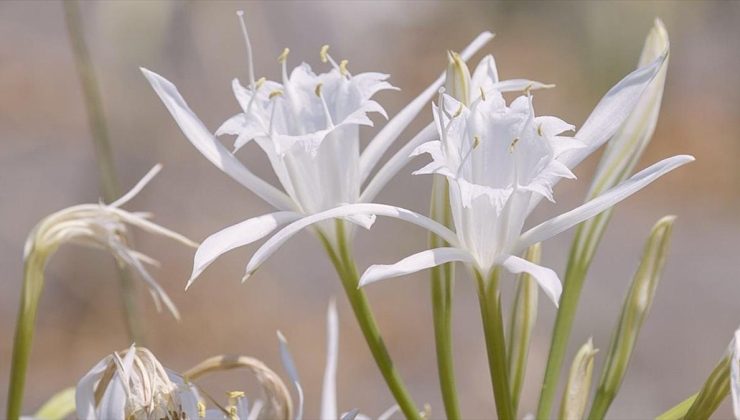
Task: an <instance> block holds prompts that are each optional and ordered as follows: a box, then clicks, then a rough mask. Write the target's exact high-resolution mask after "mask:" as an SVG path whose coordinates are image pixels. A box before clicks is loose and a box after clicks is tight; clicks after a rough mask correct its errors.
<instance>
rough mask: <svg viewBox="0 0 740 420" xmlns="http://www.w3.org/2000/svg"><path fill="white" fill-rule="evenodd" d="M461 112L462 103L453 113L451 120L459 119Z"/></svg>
mask: <svg viewBox="0 0 740 420" xmlns="http://www.w3.org/2000/svg"><path fill="white" fill-rule="evenodd" d="M462 112H463V104H462V102H460V105H458V107H457V110H456V111H455V113H454V114H453V115H452V118H457V117H459V116H460V114H462Z"/></svg>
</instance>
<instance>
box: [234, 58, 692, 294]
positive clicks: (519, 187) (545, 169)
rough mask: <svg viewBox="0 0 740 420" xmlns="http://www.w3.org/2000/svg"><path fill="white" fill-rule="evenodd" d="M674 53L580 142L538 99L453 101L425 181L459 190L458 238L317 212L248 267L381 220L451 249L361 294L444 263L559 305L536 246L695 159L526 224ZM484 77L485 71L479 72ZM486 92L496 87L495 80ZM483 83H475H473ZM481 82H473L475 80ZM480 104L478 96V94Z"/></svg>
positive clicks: (376, 274) (607, 103)
mask: <svg viewBox="0 0 740 420" xmlns="http://www.w3.org/2000/svg"><path fill="white" fill-rule="evenodd" d="M664 58H665V54H664V55H661V56H660V57H658V58H657V59H656V60H654V61H653V62H651V63H650V64H649V65H647V66H644V67H641V68H639V69H637V70H635V71H634V72H632V73H630V74H629V75H628V76H627V77H625V78H624V79H623V80H622V81H620V82H619V83H618V84H617V85H615V86H614V87H613V88H612V89H611V90H610V91H609V92H607V94H606V95H605V96H604V98H603V99H602V100H601V101H600V102H599V104H598V105H597V106H596V108H595V109H594V111H593V112H592V113H591V115H590V116H589V118H588V119H587V120H586V122H585V123H584V125H583V127H582V128H581V129H580V130H579V131H578V132H577V133H576V135H575V137H574V138H569V137H565V136H562V135H561V134H562V133H563V132H565V131H568V130H572V126H571V125H569V124H567V123H565V122H563V121H562V120H560V119H557V118H554V117H536V116H535V114H534V111H533V109H532V104H531V98H530V97H520V98H518V99H517V100H515V101H514V102H513V103H512V104H511V106H507V105H506V104H505V103H504V101H503V99H502V97H501V95H500V94H499V93H498V92H496V90H491V91H486V90H485V88H484V89H483V90H482V91H481V90H479V93H478V96H477V99H476V100H475V101H474V102H473V103H472V104H471V105H470V107H467V106H465V105H464V104H462V103H460V102H457V101H456V100H454V99H452V98H450V97H448V96H446V95H444V96H443V100H442V101H441V103H440V108H436V109H435V123H436V125H437V130H438V132H439V135H440V138H441V139H440V140H439V141H434V142H429V143H426V144H424V145H421V146H420V147H419V148H418V149H416V150H415V154H417V153H429V154H431V155H432V159H433V161H432V162H431V163H430V164H429V165H427V166H426V167H424V168H423V169H422V170H421V171H420V173H439V174H442V175H444V176H446V177H447V179H448V180H449V181H450V185H451V188H450V190H451V194H450V196H451V197H450V198H451V200H450V205H451V207H452V210H453V219H454V222H455V223H454V224H455V231H452V230H450V229H448V228H446V227H445V226H442V225H441V224H439V223H437V222H435V221H433V220H431V219H429V218H427V217H424V216H422V215H419V214H416V213H414V212H411V211H409V210H405V209H402V208H399V207H394V206H387V205H382V204H353V205H347V206H343V207H341V208H337V209H331V210H328V211H325V212H322V213H318V214H315V215H312V216H309V217H306V218H303V219H302V220H298V221H296V222H293V223H291V224H290V225H288V226H286V227H285V228H283V229H282V230H281V231H279V232H277V233H276V234H275V235H273V237H272V238H270V239H269V240H268V241H267V242H266V243H265V244H264V245H263V246H262V247H261V248H260V249H258V250H257V252H255V254H254V256H253V258H252V260H251V261H250V262H249V264H248V265H247V272H252V271H254V270H255V269H256V268H257V267H258V266H259V265H260V264H261V263H262V262H263V261H264V260H266V259H267V258H268V257H269V256H270V255H272V254H273V253H274V252H275V250H276V249H277V248H278V247H280V245H282V243H284V242H285V241H286V240H287V239H288V238H290V237H291V236H293V235H294V234H295V233H297V232H298V231H300V230H301V229H303V228H305V227H307V226H310V225H311V224H313V223H319V222H321V221H323V220H327V219H331V218H336V217H347V216H352V215H358V214H374V215H379V216H388V217H394V218H398V219H402V220H405V221H408V222H411V223H414V224H417V225H419V226H421V227H423V228H425V229H428V230H430V231H431V232H433V233H435V234H437V235H438V236H440V237H441V238H442V239H443V240H444V241H446V242H447V243H449V244H450V246H449V247H445V248H437V249H431V250H427V251H423V252H420V253H418V254H415V255H412V256H410V257H408V258H405V259H403V260H401V261H399V262H398V263H396V264H392V265H375V266H372V267H370V268H369V269H368V270H367V271H366V272H365V273H364V274H363V276H362V279H361V281H360V284H361V285H366V284H369V283H372V282H375V281H378V280H381V279H386V278H390V277H397V276H401V275H404V274H409V273H413V272H416V271H419V270H422V269H426V268H430V267H433V266H437V265H440V264H444V263H448V262H452V261H461V262H465V263H469V264H472V265H473V266H474V267H475V269H476V270H479V271H481V272H482V274H484V275H485V274H487V273H488V272H489V271H490V270H491V269H492V268H494V267H496V266H503V267H504V268H505V269H507V270H508V271H510V272H512V273H521V272H526V273H529V274H531V275H532V276H533V277H534V278H535V279H536V280H537V281H538V283H539V284H540V286H541V287H543V289H544V291H545V293H546V294H547V295H548V296H549V297H550V298H551V299H552V300H553V301H554V302H555V303H556V304H557V302H558V300H559V297H560V292H561V285H560V281H559V279H558V277H557V274H555V272H554V271H552V270H550V269H548V268H545V267H541V266H539V265H536V264H533V263H531V262H528V261H526V260H524V259H522V258H520V257H518V255H520V254H521V253H522V252H523V251H524V250H525V249H526V248H527V247H529V246H530V245H532V244H535V243H537V242H541V241H543V240H545V239H548V238H550V237H552V236H555V235H557V234H558V233H560V232H563V231H565V230H567V229H569V228H570V227H572V226H574V225H576V224H578V223H580V222H582V221H584V220H587V219H589V218H591V217H593V216H595V215H597V214H598V213H600V212H602V211H604V210H606V209H608V208H610V207H612V206H613V205H614V204H616V203H617V202H619V201H621V200H623V199H625V198H627V197H628V196H630V195H632V194H634V193H635V192H637V191H639V190H640V189H642V188H644V187H645V186H647V185H648V184H650V183H651V182H653V181H654V180H656V179H657V178H658V177H660V176H662V175H663V174H665V173H667V172H669V171H671V170H673V169H675V168H677V167H679V166H681V165H683V164H685V163H688V162H690V161H692V160H694V158H693V157H691V156H686V155H680V156H674V157H672V158H668V159H665V160H663V161H661V162H658V163H656V164H654V165H652V166H651V167H649V168H647V169H645V170H643V171H641V172H639V173H637V174H635V175H634V176H633V177H631V178H630V179H628V180H626V181H624V182H622V183H620V184H618V185H617V186H615V187H614V188H612V189H610V190H608V191H605V192H604V193H603V194H601V195H599V196H597V197H595V198H593V199H592V200H590V201H588V202H586V203H585V204H583V205H581V206H579V207H577V208H575V209H573V210H570V211H568V212H565V213H563V214H560V215H559V216H556V217H554V218H552V219H550V220H547V221H545V222H543V223H541V224H539V225H537V226H535V227H533V228H531V229H529V230H527V231H525V232H523V233H522V230H523V227H524V222H525V220H526V218H527V216H528V215H529V214H530V213H531V212H532V210H533V209H534V207H535V206H536V205H537V204H538V203H539V202H540V200H541V199H542V198H543V197H544V198H548V199H552V188H553V187H554V185H555V184H556V183H557V182H558V181H559V180H560V178H573V175H572V173H571V171H570V169H571V168H573V167H574V166H575V165H577V164H578V163H579V162H581V161H582V160H583V159H584V158H585V157H586V156H588V155H589V154H590V153H592V152H593V151H595V150H596V149H598V148H599V146H601V145H602V144H604V143H605V142H606V141H607V140H608V139H609V138H610V137H611V136H612V135H613V134H614V133H615V132H616V131H617V130H618V129H619V127H620V125H621V124H622V122H623V121H624V120H625V119H626V118H627V116H629V115H630V113H631V111H632V109H633V108H634V107H635V104H636V103H637V102H638V100H639V99H640V96H641V94H642V92H643V91H644V90H645V88H646V86H647V85H648V84H649V83H650V81H651V80H652V79H653V77H655V75H656V74H657V73H658V72H659V70H660V68H661V66H662V64H663V60H664ZM476 73H478V71H476ZM487 78H488V80H485V79H484V80H483V81H481V82H476V83H478V86H485V84H486V83H494V82H495V80H496V79H495V78H493V76H487ZM473 79H475V76H474V77H473ZM471 83H472V80H471ZM470 92H471V94H472V95H475V90H473V89H471V90H470Z"/></svg>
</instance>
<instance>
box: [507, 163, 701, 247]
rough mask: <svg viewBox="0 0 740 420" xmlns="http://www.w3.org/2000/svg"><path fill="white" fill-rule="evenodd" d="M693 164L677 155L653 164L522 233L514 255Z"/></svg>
mask: <svg viewBox="0 0 740 420" xmlns="http://www.w3.org/2000/svg"><path fill="white" fill-rule="evenodd" d="M692 161H694V157H693V156H688V155H678V156H673V157H671V158H668V159H664V160H662V161H660V162H658V163H656V164H653V165H652V166H650V167H649V168H647V169H643V170H642V171H640V172H638V173H636V174H635V175H633V176H632V177H631V178H629V179H628V180H626V181H624V182H622V183H621V184H619V185H617V186H616V187H614V188H612V189H610V190H608V191H606V192H605V193H603V194H601V195H599V196H598V197H596V198H594V199H592V200H590V201H588V202H586V203H584V204H582V205H581V206H579V207H576V208H575V209H573V210H570V211H568V212H566V213H563V214H561V215H559V216H556V217H553V218H552V219H550V220H547V221H545V222H543V223H540V224H539V225H537V226H535V227H533V228H532V229H530V230H528V231H527V232H525V233H523V234H522V236H521V237H520V239H519V242H518V244H517V246H516V248H515V249H516V250H515V251H514V252H513V253H514V254H517V253H520V252H522V251H523V250H525V249H526V248H528V247H529V246H530V245H533V244H535V243H537V242H542V241H544V240H546V239H549V238H551V237H553V236H555V235H557V234H558V233H560V232H563V231H565V230H567V229H569V228H571V227H573V226H575V225H577V224H578V223H581V222H583V221H584V220H587V219H590V218H591V217H594V216H596V215H597V214H599V213H601V212H602V211H604V210H606V209H608V208H610V207H612V206H613V205H615V204H617V203H618V202H620V201H622V200H624V199H625V198H627V197H629V196H630V195H632V194H634V193H636V192H637V191H640V190H641V189H642V188H644V187H646V186H647V185H649V184H650V183H651V182H653V181H655V180H656V179H658V178H659V177H661V176H662V175H665V174H666V173H668V172H670V171H672V170H674V169H676V168H678V167H679V166H682V165H685V164H687V163H689V162H692Z"/></svg>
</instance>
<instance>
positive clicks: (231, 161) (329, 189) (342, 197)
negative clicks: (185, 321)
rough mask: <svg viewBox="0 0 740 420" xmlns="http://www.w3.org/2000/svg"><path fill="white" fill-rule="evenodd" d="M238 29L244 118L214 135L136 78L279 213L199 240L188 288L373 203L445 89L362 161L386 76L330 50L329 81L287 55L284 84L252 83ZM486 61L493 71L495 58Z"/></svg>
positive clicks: (178, 103)
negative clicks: (365, 130)
mask: <svg viewBox="0 0 740 420" xmlns="http://www.w3.org/2000/svg"><path fill="white" fill-rule="evenodd" d="M240 16H241V15H240ZM241 24H242V29H243V32H244V37H245V41H246V45H247V58H248V66H249V84H248V86H246V87H244V86H242V85H241V84H240V82H239V81H238V80H236V79H234V81H233V83H232V87H233V90H234V94H235V96H236V98H237V101H238V102H239V105H240V107H241V112H240V113H238V114H236V115H235V116H233V117H231V118H230V119H228V120H227V121H226V122H224V123H223V124H222V125H221V126H220V128H219V129H218V130H216V132H215V135H214V134H211V132H210V131H209V130H208V129H207V128H206V127H205V125H204V124H203V123H202V122H201V121H200V120H199V119H198V117H197V116H196V115H195V113H194V112H193V111H192V110H191V109H190V108H189V107H188V105H187V103H186V102H185V100H184V99H183V98H182V96H181V95H180V93H179V92H178V91H177V88H176V87H175V86H174V85H173V84H172V83H170V82H169V81H167V80H166V79H164V78H163V77H161V76H159V75H157V74H155V73H153V72H151V71H149V70H146V69H142V72H143V73H144V75H145V76H146V78H147V79H148V80H149V82H150V83H151V85H152V87H153V88H154V90H155V91H156V93H157V94H158V95H159V97H160V98H161V99H162V101H163V102H164V104H165V105H166V107H167V109H168V110H169V111H170V113H171V114H172V116H173V117H174V118H175V121H176V122H177V124H178V125H179V126H180V128H181V129H182V131H183V133H184V134H185V136H186V137H187V138H188V140H190V142H191V143H192V144H193V145H194V146H195V147H196V148H197V149H198V150H199V151H200V152H201V153H203V155H205V156H206V157H207V158H208V159H209V160H210V161H211V162H212V163H214V164H215V165H216V166H217V167H218V168H220V169H221V170H223V171H224V172H226V173H227V174H228V175H229V176H231V177H232V178H234V179H235V180H236V181H238V182H239V183H241V184H242V185H244V186H245V187H247V188H248V189H250V190H251V191H252V192H254V193H255V194H257V195H258V196H259V197H261V198H262V199H264V200H265V201H266V202H268V203H270V204H271V205H273V206H274V207H276V208H277V209H278V210H279V211H277V212H274V213H270V214H266V215H263V216H259V217H256V218H251V219H248V220H246V221H243V222H241V223H239V224H236V225H233V226H230V227H227V228H225V229H223V230H221V231H220V232H217V233H215V234H213V235H211V236H210V237H208V238H207V239H206V240H205V241H203V243H202V244H201V247H200V248H199V249H198V251H197V252H196V255H195V259H194V264H193V273H192V276H191V278H190V280H189V281H188V286H190V285H191V284H192V282H193V281H194V280H195V279H196V278H197V277H198V276H199V275H200V274H201V273H202V272H203V270H205V269H206V267H208V265H210V264H211V263H212V262H213V261H215V260H216V259H217V258H218V257H219V256H220V255H222V254H223V253H225V252H228V251H230V250H232V249H234V248H237V247H240V246H244V245H247V244H249V243H251V242H254V241H257V240H259V239H261V238H263V237H265V236H267V235H269V234H270V233H272V232H273V231H274V230H275V229H276V228H278V227H280V226H282V225H285V224H288V223H291V222H294V221H296V220H298V219H301V218H303V217H305V216H307V215H310V214H316V213H320V212H323V211H326V210H329V209H332V208H335V207H337V206H342V205H345V204H352V203H363V202H370V201H372V200H373V199H374V198H375V196H376V195H377V194H378V193H379V192H380V190H381V189H382V188H383V186H385V185H386V184H387V183H388V181H389V180H390V179H391V178H392V177H393V176H394V175H395V174H396V173H397V172H398V171H399V170H400V169H401V168H402V167H403V166H404V165H405V164H406V163H407V162H408V161H409V160H410V153H411V152H412V151H413V150H414V149H415V148H416V147H417V146H418V145H420V144H423V143H425V142H427V141H429V140H431V139H433V138H434V131H435V130H434V126H433V125H432V124H429V125H428V126H427V127H425V128H424V129H422V130H421V131H420V132H418V133H417V134H416V135H415V136H414V137H413V138H412V139H411V140H410V141H409V142H408V144H406V145H405V146H404V147H402V148H401V150H400V151H399V152H397V153H396V154H395V155H394V156H393V157H391V158H390V159H389V160H388V162H387V163H386V164H385V165H384V166H383V167H382V168H380V169H379V170H378V171H377V173H376V174H375V176H374V177H370V174H371V172H372V170H373V168H374V167H375V166H376V165H377V163H378V161H379V160H380V158H381V157H382V156H383V155H384V154H385V152H386V150H387V149H388V148H389V147H390V146H391V145H392V144H393V142H394V141H395V140H396V139H397V138H398V137H399V135H400V134H401V133H402V132H403V131H404V130H405V129H406V127H407V126H408V125H409V124H410V123H411V121H412V120H413V119H414V118H415V117H416V116H417V115H418V114H419V112H420V111H421V110H422V109H423V108H424V106H425V105H426V104H427V103H428V102H429V101H430V100H431V99H432V98H433V97H434V95H435V94H436V92H437V89H439V87H440V86H441V85H442V84H443V83H444V80H445V78H444V74H443V75H440V76H439V78H438V79H437V80H436V81H435V82H434V83H432V84H431V85H430V86H429V87H428V88H427V89H426V90H424V91H423V92H422V93H421V94H420V95H419V96H418V97H416V98H415V99H414V100H413V101H411V102H410V103H409V104H408V105H407V106H406V107H405V108H404V109H403V110H401V111H400V112H399V113H398V114H397V115H396V116H395V117H394V118H392V119H390V121H388V123H387V124H386V125H385V126H384V127H383V128H382V129H381V130H380V131H379V132H378V134H377V135H376V136H375V137H374V138H373V139H372V140H371V141H370V143H369V144H368V146H367V147H366V148H365V150H364V151H363V152H362V153H360V136H359V127H360V126H361V125H372V124H373V123H372V121H371V120H370V119H369V118H368V113H371V112H377V113H380V114H382V115H385V111H384V110H383V108H382V107H381V106H380V105H379V104H378V103H377V102H375V101H374V100H373V99H372V97H373V95H374V94H375V93H377V92H379V91H381V90H387V89H393V87H392V86H391V85H390V84H389V83H388V82H387V81H386V79H387V78H388V76H387V75H385V74H381V73H373V72H371V73H359V74H355V75H352V74H351V73H350V72H349V70H348V66H347V61H346V60H342V61H341V62H340V63H338V64H337V62H336V61H335V60H334V59H332V57H331V56H330V55H329V54H328V47H324V48H322V50H321V54H320V57H321V59H322V61H325V62H329V63H330V64H331V67H332V68H331V69H330V70H329V71H328V72H326V73H320V74H316V73H314V72H313V71H312V70H311V68H310V67H309V65H308V64H305V63H303V64H301V65H299V66H298V67H296V68H295V69H293V70H292V71H290V72H288V70H287V58H288V50H287V49H286V50H285V51H284V52H283V54H281V55H280V57H279V62H280V63H281V66H282V82H281V83H278V82H273V81H267V80H265V79H264V78H262V79H258V80H255V76H254V72H253V70H252V68H253V65H252V51H251V44H250V41H249V38H248V36H247V33H246V27H245V26H244V22H243V20H242V21H241ZM492 37H493V34H491V33H489V32H484V33H482V34H480V35H479V36H478V37H477V38H476V39H475V40H474V41H473V42H472V43H471V44H470V45H468V47H467V48H466V49H465V50H463V52H462V53H461V55H460V56H461V57H462V59H468V58H470V57H471V56H472V55H473V54H474V53H475V52H476V51H478V49H480V48H481V47H482V46H483V45H485V43H487V42H488V41H489V40H490V39H491V38H492ZM489 61H490V62H491V63H492V62H493V60H492V58H491V59H490V60H489ZM493 71H495V66H494V67H493ZM540 86H545V85H543V84H541V83H537V82H533V81H528V80H521V79H519V80H515V81H513V83H510V82H509V81H504V82H502V85H501V86H499V88H500V89H502V90H514V89H519V90H521V89H524V88H525V87H529V88H537V87H540ZM229 134H230V135H235V136H236V140H235V142H234V151H236V150H239V149H240V148H241V147H243V146H244V145H245V144H247V143H248V142H249V141H252V140H253V141H255V142H256V143H257V144H258V145H259V147H260V148H261V149H262V151H263V152H264V153H265V154H266V155H267V157H268V159H269V160H270V163H271V165H272V168H273V170H274V172H275V174H276V175H277V178H278V180H279V182H280V184H281V185H282V187H283V190H284V191H280V190H279V189H277V188H276V187H274V186H272V185H270V184H268V183H267V182H265V181H264V180H262V179H260V178H258V177H257V176H256V175H254V174H253V173H252V172H250V171H249V170H248V169H247V168H246V167H245V166H244V165H242V163H241V162H239V160H238V159H237V158H236V157H235V155H234V154H233V153H231V152H229V151H228V150H227V149H226V147H225V146H224V145H223V144H222V143H221V142H219V140H218V139H217V138H216V136H220V135H229ZM363 185H366V187H365V188H364V189H363V188H362V186H363ZM342 218H346V219H348V220H349V221H351V222H354V223H356V224H359V225H361V226H364V227H369V226H370V225H371V224H372V222H373V220H374V219H373V217H372V216H368V215H363V214H358V215H354V216H344V217H342ZM320 229H323V230H330V229H332V226H331V225H330V224H323V225H322V226H321V228H320ZM328 233H330V231H329V232H328ZM326 236H327V237H329V238H330V239H331V238H333V235H326ZM245 278H246V276H245Z"/></svg>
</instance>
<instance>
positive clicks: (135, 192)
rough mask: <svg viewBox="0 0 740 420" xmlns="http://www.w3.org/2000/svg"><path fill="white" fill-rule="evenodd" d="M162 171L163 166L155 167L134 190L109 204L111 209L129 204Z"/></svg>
mask: <svg viewBox="0 0 740 420" xmlns="http://www.w3.org/2000/svg"><path fill="white" fill-rule="evenodd" d="M161 170H162V164H161V163H158V164H156V165H154V167H153V168H152V169H150V170H149V172H147V173H146V175H144V177H143V178H141V180H139V182H137V183H136V185H134V187H133V188H131V189H130V190H129V191H128V192H127V193H126V194H124V195H122V196H121V197H120V198H119V199H118V200H116V201H114V202H112V203H110V204H109V206H111V207H121V206H122V205H124V204H126V203H128V202H129V201H130V200H131V199H132V198H134V197H136V196H137V195H138V194H139V193H140V192H141V190H143V189H144V187H146V186H147V184H149V182H150V181H151V180H152V179H154V177H155V176H157V174H158V173H159V172H160V171H161Z"/></svg>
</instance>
